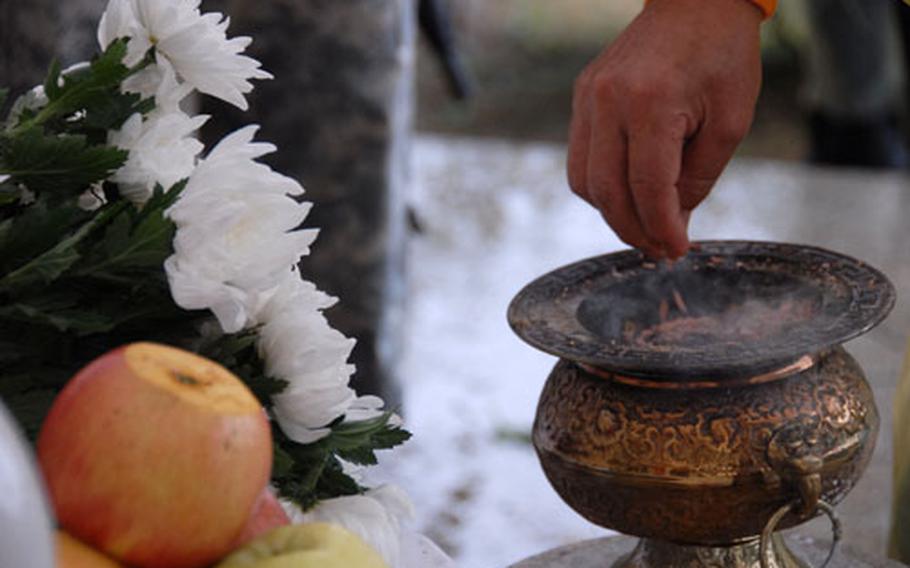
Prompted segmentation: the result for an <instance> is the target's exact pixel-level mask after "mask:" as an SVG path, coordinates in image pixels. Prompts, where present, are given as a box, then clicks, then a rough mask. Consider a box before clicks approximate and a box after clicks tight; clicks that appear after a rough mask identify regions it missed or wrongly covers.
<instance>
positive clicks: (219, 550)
mask: <svg viewBox="0 0 910 568" xmlns="http://www.w3.org/2000/svg"><path fill="white" fill-rule="evenodd" d="M271 442H272V440H271V431H270V429H269V424H268V419H267V417H266V415H265V412H264V411H263V409H262V408H261V406H260V404H259V402H258V401H257V400H256V397H255V396H253V394H252V393H251V392H250V391H249V389H248V388H247V387H246V385H244V384H243V383H242V382H241V381H240V380H239V379H237V377H235V376H234V375H233V374H231V372H230V371H228V370H227V369H225V368H224V367H222V366H221V365H218V364H217V363H215V362H213V361H210V360H208V359H205V358H203V357H199V356H198V355H194V354H192V353H189V352H186V351H182V350H180V349H176V348H173V347H167V346H164V345H158V344H154V343H134V344H131V345H127V346H125V347H121V348H119V349H115V350H114V351H111V352H109V353H107V354H105V355H103V356H101V357H99V358H98V359H96V360H95V361H93V362H92V363H90V364H89V365H88V366H86V367H85V368H84V369H82V370H81V371H79V373H78V374H77V375H76V376H75V377H73V379H72V380H71V381H70V382H69V383H68V384H67V385H66V386H65V387H64V389H63V390H62V391H61V392H60V394H59V396H58V397H57V399H56V400H55V401H54V404H53V406H52V407H51V410H50V412H49V414H48V416H47V418H46V419H45V422H44V424H43V425H42V429H41V432H40V434H39V436H38V461H39V463H40V464H41V468H42V470H43V472H44V475H45V478H46V480H47V486H48V490H49V493H50V495H51V501H52V503H53V505H54V509H55V511H56V513H57V519H58V521H59V523H60V525H61V526H62V527H63V528H65V529H66V530H67V531H68V532H70V533H71V534H72V535H74V536H76V537H77V538H79V539H80V540H82V541H84V542H86V543H88V544H90V545H91V546H93V547H94V548H97V549H99V550H102V551H104V552H105V553H107V554H108V555H110V556H112V557H114V558H116V559H118V560H120V561H122V562H123V563H125V564H130V565H132V566H136V567H143V568H145V567H149V568H151V567H154V568H194V567H198V566H207V565H209V564H211V563H213V562H215V561H216V560H218V559H219V558H221V557H222V556H223V555H224V554H226V553H227V552H229V551H230V550H231V546H232V545H233V543H234V541H235V539H236V538H237V535H238V534H239V533H240V531H241V529H242V528H243V525H244V523H245V522H246V520H247V517H248V515H249V512H250V510H251V509H252V507H253V503H254V502H255V501H256V499H257V498H258V496H259V494H260V492H261V491H262V488H263V487H265V485H266V483H267V482H268V479H269V474H270V471H271V464H272V443H271Z"/></svg>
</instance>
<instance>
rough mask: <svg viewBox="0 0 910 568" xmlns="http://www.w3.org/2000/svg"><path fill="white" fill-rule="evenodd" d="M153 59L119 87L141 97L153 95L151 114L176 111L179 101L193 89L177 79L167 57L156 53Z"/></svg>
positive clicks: (145, 97) (178, 109)
mask: <svg viewBox="0 0 910 568" xmlns="http://www.w3.org/2000/svg"><path fill="white" fill-rule="evenodd" d="M155 61H156V62H155V64H153V65H149V66H148V67H146V68H145V69H143V70H142V71H140V72H138V73H136V74H135V75H132V76H130V77H128V78H127V79H126V80H125V81H124V82H123V83H122V84H121V88H122V89H123V91H124V92H127V93H137V94H139V95H140V96H141V97H142V98H143V99H147V98H151V97H154V98H155V109H154V110H153V111H152V113H153V114H155V113H157V114H164V113H172V112H178V111H180V101H182V100H183V99H185V98H186V97H187V95H189V94H190V93H191V92H192V91H193V87H192V86H191V85H189V84H187V83H181V82H180V81H179V80H178V79H177V73H176V72H175V71H174V67H173V66H172V65H171V64H170V62H169V61H168V60H167V59H164V58H163V57H158V56H157V55H156V56H155Z"/></svg>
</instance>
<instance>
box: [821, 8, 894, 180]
mask: <svg viewBox="0 0 910 568" xmlns="http://www.w3.org/2000/svg"><path fill="white" fill-rule="evenodd" d="M807 8H808V15H809V23H810V31H811V36H810V40H809V44H808V46H807V49H808V54H807V56H808V57H807V69H806V75H807V77H806V84H805V90H804V97H805V100H806V102H807V105H808V107H809V110H810V113H811V119H810V126H811V128H812V137H813V140H812V142H813V158H814V159H815V161H818V162H822V163H832V164H835V165H838V164H842V165H860V166H903V165H905V164H906V161H907V157H906V152H905V151H904V148H903V143H902V140H901V136H900V133H899V131H898V128H897V125H898V114H899V111H900V110H901V103H902V94H901V93H902V87H903V77H902V73H903V69H902V66H901V57H900V52H899V47H898V41H897V26H896V16H897V11H896V10H895V8H897V6H896V5H895V3H894V2H892V1H891V0H810V1H809V2H808V3H807Z"/></svg>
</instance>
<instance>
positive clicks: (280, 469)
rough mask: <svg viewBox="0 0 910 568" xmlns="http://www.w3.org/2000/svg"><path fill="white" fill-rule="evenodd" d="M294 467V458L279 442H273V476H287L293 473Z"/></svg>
mask: <svg viewBox="0 0 910 568" xmlns="http://www.w3.org/2000/svg"><path fill="white" fill-rule="evenodd" d="M293 467H294V458H292V457H291V456H290V455H288V453H287V452H286V451H284V450H283V449H281V446H279V445H278V443H277V442H275V443H274V444H273V454H272V477H276V478H280V477H285V476H287V475H288V474H290V473H291V469H293Z"/></svg>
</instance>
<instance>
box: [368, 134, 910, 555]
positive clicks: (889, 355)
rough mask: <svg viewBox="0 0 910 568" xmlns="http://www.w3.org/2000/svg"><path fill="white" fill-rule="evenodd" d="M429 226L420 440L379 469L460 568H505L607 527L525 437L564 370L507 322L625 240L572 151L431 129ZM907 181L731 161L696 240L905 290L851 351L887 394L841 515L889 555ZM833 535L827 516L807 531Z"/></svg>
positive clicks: (418, 277)
mask: <svg viewBox="0 0 910 568" xmlns="http://www.w3.org/2000/svg"><path fill="white" fill-rule="evenodd" d="M413 160H414V175H415V195H414V196H413V206H414V209H415V212H416V216H415V217H416V225H418V230H419V232H417V233H416V234H415V235H414V237H413V239H412V244H411V249H410V267H411V286H412V290H411V293H412V295H411V298H412V302H411V306H410V308H411V311H410V316H409V318H410V319H409V322H408V347H409V354H408V356H407V358H406V361H405V362H404V365H403V371H402V377H403V381H404V384H405V389H406V400H405V407H404V409H403V411H404V414H405V419H406V423H407V426H408V427H409V429H410V430H411V431H413V432H414V434H415V435H414V438H413V440H412V441H411V442H409V443H408V444H407V445H406V446H405V447H403V448H402V449H400V450H397V451H395V452H393V453H391V454H389V459H387V460H386V463H385V465H384V467H383V468H380V470H379V473H378V474H377V476H378V480H381V479H384V478H388V479H391V480H394V481H395V482H397V483H400V484H402V485H403V486H405V487H406V488H407V489H408V491H409V492H410V493H411V495H412V497H413V498H414V501H415V503H416V506H417V510H418V513H417V514H418V517H417V519H416V522H415V525H416V526H415V527H414V528H416V529H417V530H420V531H422V532H425V533H427V534H428V535H429V536H430V537H432V538H433V539H434V540H436V541H437V542H438V543H439V544H440V545H441V546H442V547H443V548H444V549H445V550H446V551H447V552H449V554H451V555H452V556H453V558H455V560H456V561H457V562H458V564H459V565H460V566H463V567H466V568H474V567H478V568H479V567H502V566H507V565H509V564H511V563H514V562H517V561H518V560H520V559H522V558H525V557H528V556H531V555H534V554H537V553H539V552H541V551H544V550H547V549H551V548H553V547H557V546H561V545H565V544H569V543H573V542H578V541H580V540H584V539H589V538H593V537H598V536H603V535H605V534H608V533H607V532H606V531H604V530H603V529H600V528H598V527H595V526H593V525H591V524H589V523H587V522H586V521H584V520H582V519H581V518H579V517H578V516H577V515H575V514H574V513H573V512H572V511H571V510H570V509H569V508H568V507H567V506H566V505H564V504H563V503H562V502H561V501H560V500H559V498H558V497H556V495H555V493H554V492H553V491H552V490H551V489H550V487H549V485H548V484H547V482H546V480H545V479H544V477H543V474H542V472H541V471H540V468H539V466H538V464H537V460H536V457H535V456H534V453H533V450H532V448H531V446H530V443H529V432H530V427H531V422H532V419H533V414H534V410H535V405H536V399H537V396H538V394H539V392H540V389H541V386H542V385H543V382H544V379H545V378H546V376H547V374H548V372H549V370H550V368H551V367H552V365H553V364H554V363H555V360H554V359H553V358H552V357H550V356H547V355H544V354H542V353H539V352H537V351H535V350H534V349H532V348H530V347H528V346H526V345H525V344H523V343H522V342H520V341H519V340H518V339H517V338H516V337H515V336H514V335H513V334H512V333H511V331H510V330H509V328H508V326H507V324H506V318H505V311H506V306H507V305H508V302H509V300H510V299H511V298H512V296H513V295H514V294H515V293H516V292H517V291H518V290H519V289H520V288H521V287H522V286H523V285H524V284H525V283H527V282H529V281H530V280H531V279H533V278H535V277H536V276H538V275H540V274H542V273H544V272H547V271H549V270H552V269H554V268H557V267H559V266H561V265H563V264H566V263H568V262H572V261H575V260H578V259H581V258H585V257H588V256H593V255H596V254H601V253H605V252H609V251H615V250H619V249H621V248H624V247H623V245H622V244H621V243H620V242H619V241H618V240H617V239H616V237H615V236H613V234H612V233H611V231H610V230H609V229H608V228H607V227H606V226H605V225H604V224H603V222H602V221H601V220H600V218H599V217H598V215H597V214H595V213H594V212H593V211H592V210H590V209H589V208H588V207H587V206H586V205H585V204H583V203H581V202H580V201H579V200H578V199H576V198H575V197H574V196H572V195H571V194H570V192H569V191H568V189H567V187H566V183H565V177H564V170H563V168H564V163H563V161H564V148H563V147H562V146H561V145H556V144H554V145H547V144H516V143H508V142H496V141H478V140H471V139H456V138H443V137H423V138H420V139H418V140H417V141H416V143H415V151H414V154H413ZM908 213H910V179H908V178H907V177H906V176H904V175H900V174H878V173H868V172H860V171H849V170H836V171H835V170H824V169H815V168H810V167H806V166H802V165H799V164H793V163H782V162H770V161H737V162H734V163H733V164H732V165H731V166H730V168H729V169H728V171H727V173H726V174H725V175H724V177H723V178H722V179H721V181H720V183H719V185H718V187H717V189H716V190H715V192H714V193H713V195H712V196H711V197H710V198H709V200H708V201H707V202H706V203H705V204H704V205H703V206H702V207H701V208H700V210H699V211H698V212H697V213H696V214H695V216H694V218H693V222H692V235H693V236H694V237H695V238H702V239H718V238H731V239H757V240H775V241H789V242H797V243H806V244H812V245H818V246H822V247H825V248H829V249H832V250H835V251H840V252H843V253H846V254H848V255H852V256H855V257H857V258H860V259H863V260H865V261H867V262H869V263H870V264H872V265H873V266H876V267H878V268H879V269H881V270H883V271H884V272H885V273H886V274H887V275H888V276H889V277H890V278H891V280H892V281H893V282H894V283H895V285H896V286H897V289H898V302H897V305H896V307H895V309H894V312H893V313H892V315H891V316H890V318H889V319H888V320H887V321H886V322H885V323H884V324H883V325H881V326H880V327H879V328H877V329H876V330H875V331H873V332H871V333H869V334H868V335H866V336H863V337H861V338H859V339H856V340H854V341H852V342H850V343H849V344H848V345H847V348H848V350H849V351H850V352H851V353H853V354H854V356H855V357H856V358H857V359H858V360H859V362H860V364H861V365H862V366H863V367H864V368H865V370H866V372H867V375H868V377H869V380H870V382H871V383H872V385H873V386H874V389H875V395H876V398H877V401H878V406H879V411H880V413H881V416H882V430H881V434H880V436H879V440H878V446H877V448H876V451H875V454H874V457H873V462H872V464H871V466H870V467H869V469H868V471H867V472H866V474H865V476H864V477H863V479H862V480H861V481H860V483H859V485H858V486H857V487H856V488H855V489H854V491H853V492H852V493H851V494H850V495H849V496H848V497H847V498H846V499H845V501H844V502H843V503H842V504H841V505H840V506H839V507H838V510H839V512H840V514H841V516H842V518H843V521H844V525H845V530H846V535H845V542H846V544H847V545H849V546H850V547H852V548H853V549H855V550H859V551H863V552H866V553H869V554H873V555H883V554H884V551H885V546H886V539H887V526H888V517H889V508H890V496H891V456H892V447H891V435H890V429H891V415H892V412H891V406H890V401H891V398H892V395H893V393H894V389H895V383H896V380H897V378H898V374H899V370H900V365H901V358H902V353H903V350H904V347H905V345H906V342H907V337H908V333H910V246H908V243H910V222H908V220H907V215H908ZM805 530H806V531H807V532H808V533H810V534H812V535H819V536H822V537H826V531H827V530H828V529H827V526H826V525H825V524H824V522H820V521H818V522H813V523H811V524H810V525H809V526H807V527H806V528H805Z"/></svg>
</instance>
